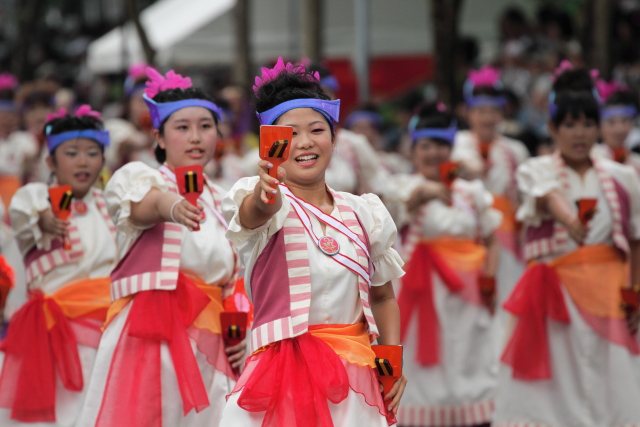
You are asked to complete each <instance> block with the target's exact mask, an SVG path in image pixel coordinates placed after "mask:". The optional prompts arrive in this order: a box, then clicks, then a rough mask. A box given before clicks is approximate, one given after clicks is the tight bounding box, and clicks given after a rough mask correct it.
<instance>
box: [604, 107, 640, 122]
mask: <svg viewBox="0 0 640 427" xmlns="http://www.w3.org/2000/svg"><path fill="white" fill-rule="evenodd" d="M637 115H638V109H637V108H636V107H635V106H633V105H614V106H611V107H604V108H603V109H602V111H601V112H600V118H601V119H603V120H604V119H610V118H611V117H630V118H634V117H635V116H637Z"/></svg>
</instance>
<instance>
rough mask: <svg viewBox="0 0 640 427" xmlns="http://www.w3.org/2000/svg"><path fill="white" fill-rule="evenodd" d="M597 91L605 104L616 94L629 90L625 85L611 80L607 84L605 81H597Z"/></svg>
mask: <svg viewBox="0 0 640 427" xmlns="http://www.w3.org/2000/svg"><path fill="white" fill-rule="evenodd" d="M595 85H596V90H597V91H598V94H599V95H600V98H601V99H602V101H603V102H607V99H609V98H610V97H611V95H613V94H614V93H616V92H622V91H625V90H627V89H628V88H627V86H626V85H625V84H622V83H619V82H617V81H615V80H611V81H610V82H607V81H606V80H604V79H597V80H596V81H595Z"/></svg>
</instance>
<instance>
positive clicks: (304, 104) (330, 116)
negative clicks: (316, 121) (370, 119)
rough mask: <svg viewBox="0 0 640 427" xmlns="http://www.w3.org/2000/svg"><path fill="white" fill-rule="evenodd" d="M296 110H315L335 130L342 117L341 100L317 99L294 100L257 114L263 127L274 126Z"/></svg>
mask: <svg viewBox="0 0 640 427" xmlns="http://www.w3.org/2000/svg"><path fill="white" fill-rule="evenodd" d="M295 108H313V109H314V110H316V111H317V112H318V113H320V114H322V115H323V116H324V117H325V118H326V119H327V121H329V124H330V125H331V127H332V128H333V123H334V122H337V121H338V118H339V117H340V100H339V99H336V100H335V101H325V100H324V99H316V98H299V99H292V100H291V101H285V102H283V103H282V104H278V105H276V106H275V107H273V108H272V109H270V110H267V111H264V112H262V113H258V112H256V115H257V116H258V120H260V124H261V125H272V124H273V123H274V122H275V121H276V120H277V119H278V117H280V116H281V115H283V114H284V113H286V112H287V111H290V110H293V109H295Z"/></svg>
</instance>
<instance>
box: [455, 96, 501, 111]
mask: <svg viewBox="0 0 640 427" xmlns="http://www.w3.org/2000/svg"><path fill="white" fill-rule="evenodd" d="M464 101H465V102H466V104H467V105H468V106H469V107H471V108H474V107H496V108H504V107H505V106H506V105H507V98H506V97H505V96H486V95H482V96H469V97H466V98H465V99H464Z"/></svg>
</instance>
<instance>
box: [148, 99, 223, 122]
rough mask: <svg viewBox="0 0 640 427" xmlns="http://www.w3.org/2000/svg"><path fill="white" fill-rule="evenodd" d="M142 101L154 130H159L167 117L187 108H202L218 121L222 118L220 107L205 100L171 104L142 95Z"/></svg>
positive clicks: (185, 100)
mask: <svg viewBox="0 0 640 427" xmlns="http://www.w3.org/2000/svg"><path fill="white" fill-rule="evenodd" d="M142 99H144V102H145V103H146V104H147V107H149V113H150V115H151V123H152V124H153V128H154V129H160V125H162V122H164V121H165V120H166V119H167V117H169V116H170V115H172V114H173V113H175V112H176V111H178V110H182V109H183V108H187V107H204V108H206V109H207V110H210V111H211V112H212V113H213V115H214V116H216V119H217V120H218V121H220V118H221V117H222V112H221V111H220V107H218V106H217V105H216V104H214V103H213V102H211V101H207V100H206V99H196V98H192V99H181V100H180V101H173V102H155V101H154V100H153V99H151V98H149V97H148V96H147V94H146V93H145V94H143V95H142Z"/></svg>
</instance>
